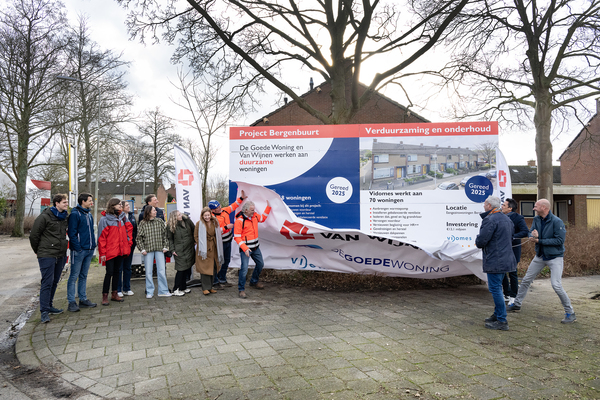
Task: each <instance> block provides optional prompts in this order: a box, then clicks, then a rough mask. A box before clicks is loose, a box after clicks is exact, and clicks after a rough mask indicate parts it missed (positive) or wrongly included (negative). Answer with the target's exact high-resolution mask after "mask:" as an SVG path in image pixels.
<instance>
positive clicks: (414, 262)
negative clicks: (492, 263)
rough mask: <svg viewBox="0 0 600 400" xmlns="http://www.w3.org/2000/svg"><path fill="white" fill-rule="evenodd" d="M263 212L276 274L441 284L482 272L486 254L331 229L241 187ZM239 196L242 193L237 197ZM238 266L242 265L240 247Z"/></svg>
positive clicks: (267, 253)
mask: <svg viewBox="0 0 600 400" xmlns="http://www.w3.org/2000/svg"><path fill="white" fill-rule="evenodd" d="M237 184H238V187H239V190H244V193H245V194H247V195H248V197H249V199H252V201H253V202H254V203H255V206H256V212H258V213H262V212H263V211H264V209H265V207H266V205H267V200H268V201H269V204H270V206H271V213H270V214H269V216H268V217H267V220H266V221H265V222H264V223H261V224H259V241H260V248H261V253H262V255H263V258H264V261H265V265H266V266H267V267H268V268H271V269H282V270H285V269H297V270H310V271H332V272H346V273H358V274H376V275H382V276H403V277H412V278H416V277H418V278H424V279H435V278H443V277H450V276H458V275H470V274H475V275H477V276H478V277H480V278H481V279H484V280H485V279H486V276H485V274H483V273H482V271H481V252H480V251H479V250H478V249H475V248H471V249H463V248H462V247H461V246H459V245H458V244H455V243H454V244H453V243H449V242H448V243H446V244H445V245H444V246H443V248H439V249H433V248H429V249H427V248H420V247H418V246H416V245H414V244H412V243H407V242H402V241H399V240H395V239H392V238H390V237H384V236H375V235H368V234H365V233H363V232H361V231H358V230H352V229H330V228H327V227H324V226H321V225H318V224H316V223H313V222H311V221H307V220H303V219H301V218H298V217H296V216H295V215H294V213H292V212H291V210H290V209H289V208H288V207H287V205H286V204H285V203H284V202H283V200H282V199H281V196H279V195H278V194H277V193H275V192H274V191H272V190H270V189H266V188H264V187H262V186H256V185H251V184H248V183H244V182H237ZM237 195H238V197H239V195H240V192H238V193H237ZM232 247H233V254H232V261H231V266H232V267H238V268H239V266H240V256H239V248H238V247H237V246H236V245H235V241H234V245H233V246H232Z"/></svg>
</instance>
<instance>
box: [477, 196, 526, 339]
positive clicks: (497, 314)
mask: <svg viewBox="0 0 600 400" xmlns="http://www.w3.org/2000/svg"><path fill="white" fill-rule="evenodd" d="M483 209H484V210H485V212H484V213H482V214H481V218H482V220H483V221H482V222H481V227H480V228H479V235H477V238H476V239H475V245H476V246H477V247H478V248H480V249H482V250H483V272H485V273H486V274H487V277H488V288H489V290H490V293H491V294H492V297H493V298H494V304H495V308H494V313H493V314H492V315H491V316H490V317H489V318H486V319H485V327H486V328H488V329H498V330H503V331H507V330H508V321H507V320H506V305H505V304H504V295H503V294H502V279H503V278H504V275H506V273H507V272H511V271H515V270H516V269H517V263H516V261H515V257H514V255H513V252H512V249H511V246H512V234H513V229H514V228H513V223H512V221H511V220H510V218H508V217H507V216H506V215H504V214H502V212H501V211H500V199H499V198H498V197H496V196H490V197H488V198H487V199H486V200H485V203H483Z"/></svg>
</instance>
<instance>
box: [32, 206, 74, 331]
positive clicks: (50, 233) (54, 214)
mask: <svg viewBox="0 0 600 400" xmlns="http://www.w3.org/2000/svg"><path fill="white" fill-rule="evenodd" d="M52 203H53V204H54V206H53V207H51V208H47V209H46V210H44V212H42V213H41V214H40V215H39V216H38V217H37V218H36V220H35V222H34V223H33V228H32V229H31V235H30V236H29V242H30V243H31V248H32V249H33V252H34V253H35V254H36V256H37V259H38V263H39V265H40V272H41V274H42V285H41V287H40V312H41V313H42V322H43V323H47V322H50V316H49V315H50V314H60V313H61V312H63V310H61V309H58V308H54V306H53V305H52V303H53V301H54V293H55V292H56V286H57V285H58V281H59V280H60V274H61V273H62V270H63V267H64V266H65V262H66V261H67V247H68V244H69V241H68V240H67V226H68V217H69V215H68V213H67V209H68V208H69V202H68V200H67V195H65V194H56V195H54V197H53V198H52Z"/></svg>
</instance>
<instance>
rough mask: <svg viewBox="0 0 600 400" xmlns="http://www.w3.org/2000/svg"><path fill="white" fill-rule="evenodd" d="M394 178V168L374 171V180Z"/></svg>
mask: <svg viewBox="0 0 600 400" xmlns="http://www.w3.org/2000/svg"><path fill="white" fill-rule="evenodd" d="M392 176H394V168H375V169H373V179H381V178H390V177H392Z"/></svg>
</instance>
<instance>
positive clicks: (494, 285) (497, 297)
mask: <svg viewBox="0 0 600 400" xmlns="http://www.w3.org/2000/svg"><path fill="white" fill-rule="evenodd" d="M504 275H506V273H504V272H501V273H498V274H491V273H488V274H487V278H488V289H489V290H490V293H491V294H492V297H493V298H494V305H495V308H494V315H495V316H496V318H497V319H498V321H500V322H506V305H505V304H504V295H503V294H502V279H504Z"/></svg>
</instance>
